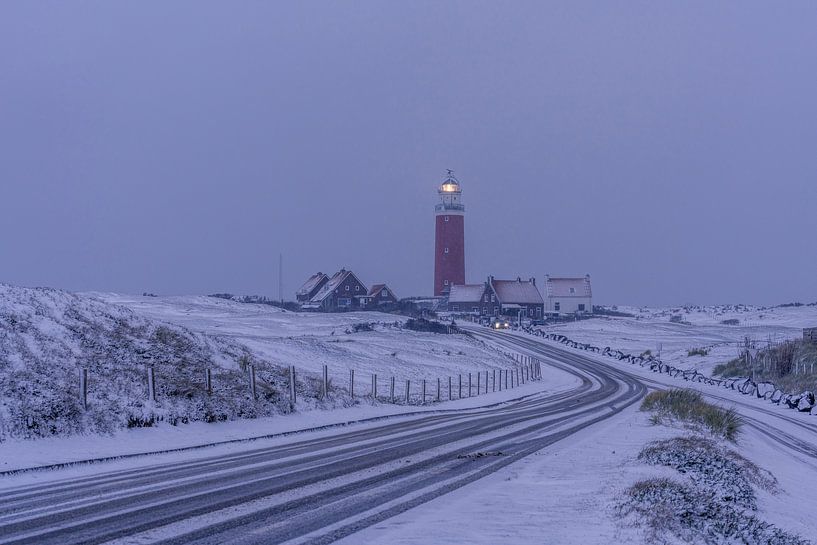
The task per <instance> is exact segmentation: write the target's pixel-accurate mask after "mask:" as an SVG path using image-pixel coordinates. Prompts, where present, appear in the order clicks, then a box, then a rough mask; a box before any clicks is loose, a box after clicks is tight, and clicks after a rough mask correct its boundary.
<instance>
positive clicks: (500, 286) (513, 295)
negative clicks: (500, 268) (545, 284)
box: [448, 276, 545, 318]
mask: <svg viewBox="0 0 817 545" xmlns="http://www.w3.org/2000/svg"><path fill="white" fill-rule="evenodd" d="M544 306H545V305H544V301H543V300H542V295H541V294H540V293H539V290H538V289H537V287H536V279H535V278H531V279H529V280H522V279H521V278H517V279H516V280H497V279H495V278H494V277H493V276H489V277H488V281H487V282H483V283H482V284H462V285H457V284H454V285H453V286H451V291H450V293H449V295H448V310H449V312H459V313H467V314H474V315H479V316H500V315H503V316H513V317H516V316H519V315H520V313H521V315H522V316H523V317H529V318H541V317H542V316H543V314H544Z"/></svg>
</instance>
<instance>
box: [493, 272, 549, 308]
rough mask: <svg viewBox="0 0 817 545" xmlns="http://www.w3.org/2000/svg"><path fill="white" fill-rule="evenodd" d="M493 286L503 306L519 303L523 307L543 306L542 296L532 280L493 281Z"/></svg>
mask: <svg viewBox="0 0 817 545" xmlns="http://www.w3.org/2000/svg"><path fill="white" fill-rule="evenodd" d="M491 284H492V285H493V288H494V293H496V296H497V299H499V302H500V303H502V304H503V305H507V304H510V303H517V304H523V305H542V304H544V300H542V295H541V294H540V293H539V290H538V289H536V284H534V283H533V281H532V280H521V279H519V278H517V279H516V280H492V281H491Z"/></svg>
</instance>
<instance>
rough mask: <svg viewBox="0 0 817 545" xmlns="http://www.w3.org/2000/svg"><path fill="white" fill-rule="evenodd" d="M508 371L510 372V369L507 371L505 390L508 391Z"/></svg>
mask: <svg viewBox="0 0 817 545" xmlns="http://www.w3.org/2000/svg"><path fill="white" fill-rule="evenodd" d="M508 371H510V369H505V389H506V390H507V389H508Z"/></svg>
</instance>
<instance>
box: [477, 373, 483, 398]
mask: <svg viewBox="0 0 817 545" xmlns="http://www.w3.org/2000/svg"><path fill="white" fill-rule="evenodd" d="M481 390H482V371H477V395H479V392H480V391H481Z"/></svg>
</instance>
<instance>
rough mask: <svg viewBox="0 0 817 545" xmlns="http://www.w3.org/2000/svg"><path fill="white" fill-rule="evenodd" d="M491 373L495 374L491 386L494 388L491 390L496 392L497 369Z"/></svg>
mask: <svg viewBox="0 0 817 545" xmlns="http://www.w3.org/2000/svg"><path fill="white" fill-rule="evenodd" d="M491 375H493V376H492V377H491V388H492V390H491V391H492V392H496V369H494V370H493V371H492V372H491Z"/></svg>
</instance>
